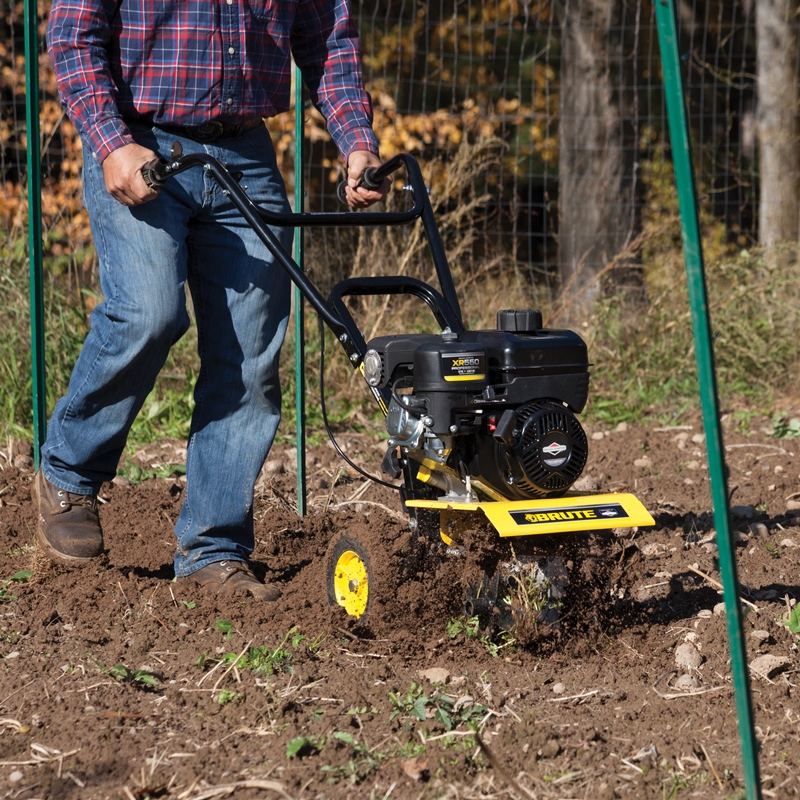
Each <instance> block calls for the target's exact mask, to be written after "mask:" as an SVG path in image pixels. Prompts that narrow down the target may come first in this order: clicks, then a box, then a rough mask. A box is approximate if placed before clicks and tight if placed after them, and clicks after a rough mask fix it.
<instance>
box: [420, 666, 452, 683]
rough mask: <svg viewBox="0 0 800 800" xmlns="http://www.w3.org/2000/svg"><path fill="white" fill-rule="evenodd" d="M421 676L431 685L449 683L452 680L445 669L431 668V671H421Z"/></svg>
mask: <svg viewBox="0 0 800 800" xmlns="http://www.w3.org/2000/svg"><path fill="white" fill-rule="evenodd" d="M419 676H420V678H422V679H423V680H426V681H428V682H429V683H447V681H448V680H449V679H450V673H449V672H448V671H447V670H446V669H444V667H431V668H430V669H421V670H420V671H419Z"/></svg>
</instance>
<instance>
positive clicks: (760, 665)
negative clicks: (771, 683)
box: [750, 653, 791, 678]
mask: <svg viewBox="0 0 800 800" xmlns="http://www.w3.org/2000/svg"><path fill="white" fill-rule="evenodd" d="M790 661H791V659H789V658H784V657H783V656H774V655H772V654H771V653H765V654H764V655H763V656H759V657H758V658H754V659H753V660H752V661H751V662H750V669H751V670H752V671H753V672H755V673H757V674H758V675H761V677H763V678H769V677H770V676H771V675H773V674H774V673H776V672H778V671H780V670H781V669H783V668H784V667H785V666H786V665H787V664H789V663H790Z"/></svg>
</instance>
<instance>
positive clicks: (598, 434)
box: [592, 431, 606, 442]
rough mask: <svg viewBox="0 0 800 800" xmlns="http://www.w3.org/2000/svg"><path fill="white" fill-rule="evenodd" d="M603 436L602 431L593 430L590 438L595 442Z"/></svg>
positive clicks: (603, 437)
mask: <svg viewBox="0 0 800 800" xmlns="http://www.w3.org/2000/svg"><path fill="white" fill-rule="evenodd" d="M605 437H606V435H605V434H604V433H603V432H602V431H595V432H594V433H593V434H592V439H593V440H594V441H595V442H599V441H600V440H601V439H605Z"/></svg>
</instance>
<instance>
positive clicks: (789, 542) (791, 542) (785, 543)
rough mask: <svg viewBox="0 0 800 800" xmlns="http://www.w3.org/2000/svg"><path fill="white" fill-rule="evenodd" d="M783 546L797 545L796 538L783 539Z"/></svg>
mask: <svg viewBox="0 0 800 800" xmlns="http://www.w3.org/2000/svg"><path fill="white" fill-rule="evenodd" d="M781 547H797V542H796V541H795V540H794V539H781Z"/></svg>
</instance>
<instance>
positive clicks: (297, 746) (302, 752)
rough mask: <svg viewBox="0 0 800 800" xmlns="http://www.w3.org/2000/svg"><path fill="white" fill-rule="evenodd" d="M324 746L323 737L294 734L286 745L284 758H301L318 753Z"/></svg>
mask: <svg viewBox="0 0 800 800" xmlns="http://www.w3.org/2000/svg"><path fill="white" fill-rule="evenodd" d="M324 746H325V738H324V737H319V738H318V737H316V736H296V737H295V738H294V739H292V740H291V741H290V742H289V744H287V745H286V758H303V757H305V756H310V755H312V754H313V753H318V752H319V751H320V750H322V748H323V747H324Z"/></svg>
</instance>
